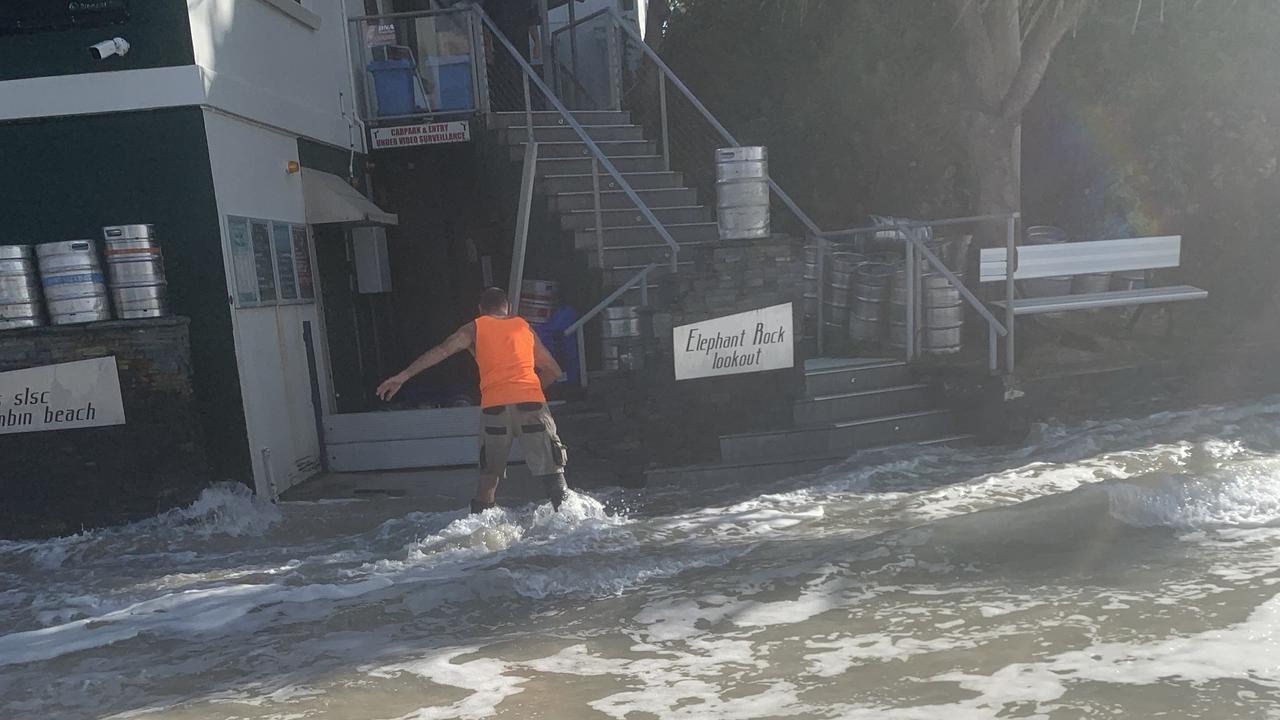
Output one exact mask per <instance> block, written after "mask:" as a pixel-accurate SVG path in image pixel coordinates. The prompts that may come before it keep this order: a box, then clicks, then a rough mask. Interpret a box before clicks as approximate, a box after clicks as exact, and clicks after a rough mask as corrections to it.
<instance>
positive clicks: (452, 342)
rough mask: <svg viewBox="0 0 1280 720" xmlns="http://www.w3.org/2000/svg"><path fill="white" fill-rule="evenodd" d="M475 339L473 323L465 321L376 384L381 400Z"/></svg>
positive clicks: (386, 398)
mask: <svg viewBox="0 0 1280 720" xmlns="http://www.w3.org/2000/svg"><path fill="white" fill-rule="evenodd" d="M475 341H476V326H475V323H467V324H466V325H464V326H462V327H461V328H459V329H458V331H457V332H455V333H454V334H452V335H450V336H449V337H447V338H445V341H444V342H442V343H440V344H439V345H437V346H435V347H433V348H431V349H430V350H428V351H426V352H424V353H422V355H420V356H418V359H417V360H414V361H413V362H411V363H409V367H407V368H405V369H404V370H401V371H400V372H398V373H396V374H395V375H392V376H391V377H389V378H387V379H386V380H384V381H383V383H382V384H381V385H379V386H378V397H379V398H382V400H384V401H386V400H390V399H391V398H393V397H395V396H396V393H398V392H400V388H401V387H402V386H403V385H404V384H405V383H406V382H408V381H409V379H410V378H412V377H414V376H415V375H417V374H418V373H421V372H423V371H425V370H427V369H429V368H432V367H435V366H436V365H439V364H440V363H442V362H444V361H445V360H447V359H449V358H450V357H453V356H454V355H457V354H458V353H460V352H462V351H463V350H467V349H470V348H471V346H472V345H474V344H475Z"/></svg>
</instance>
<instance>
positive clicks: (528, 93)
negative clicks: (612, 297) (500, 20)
mask: <svg viewBox="0 0 1280 720" xmlns="http://www.w3.org/2000/svg"><path fill="white" fill-rule="evenodd" d="M472 10H473V12H475V13H476V15H477V17H479V18H480V22H481V23H483V24H484V26H485V28H486V29H488V31H489V33H490V34H491V36H492V37H493V39H494V41H495V42H496V43H497V45H499V46H500V49H501V50H502V51H504V52H505V57H506V58H507V59H508V60H510V61H512V62H514V63H515V64H516V66H517V67H518V68H519V69H520V73H521V75H522V78H521V82H522V86H523V87H522V90H523V94H524V107H523V110H524V113H525V130H526V132H527V133H528V138H529V142H533V141H534V135H533V128H534V125H533V112H534V105H535V98H534V96H533V92H532V91H533V89H536V90H537V91H538V93H539V95H540V98H538V100H539V101H540V102H545V103H546V104H547V105H549V106H550V109H552V110H555V111H556V112H558V113H559V114H560V117H561V118H562V119H563V120H564V123H565V124H566V125H568V126H569V127H571V128H573V131H574V133H575V134H576V135H577V136H578V138H579V139H580V140H581V141H582V143H583V144H584V145H586V147H587V151H588V153H587V154H588V155H590V156H591V157H592V158H593V160H594V162H593V163H592V165H593V166H597V165H598V166H599V167H602V168H604V170H605V172H607V173H608V174H609V176H610V177H612V178H613V181H614V182H615V183H617V186H618V189H619V190H621V191H622V192H623V194H625V195H626V196H627V198H628V199H629V200H630V201H631V202H632V203H634V204H635V206H636V209H638V210H639V211H640V214H641V215H642V216H643V217H644V219H645V221H646V222H647V223H648V224H649V225H650V226H652V227H653V229H654V230H656V231H657V233H658V235H659V237H661V238H662V241H663V242H664V243H666V244H667V248H668V249H669V253H670V260H671V269H672V271H675V270H676V269H677V268H678V267H679V262H678V256H679V254H680V245H679V244H678V243H677V242H676V241H675V238H673V237H671V233H670V232H669V231H668V230H667V228H666V227H665V226H664V225H663V224H662V221H660V220H658V217H657V216H656V215H654V214H653V210H651V209H650V208H649V206H648V205H647V204H646V203H645V202H644V200H643V199H641V197H640V195H639V194H638V193H636V191H635V189H634V188H632V187H631V183H629V182H627V179H626V178H625V177H623V175H622V173H621V172H619V171H618V168H617V167H615V166H614V164H613V161H611V160H610V159H609V158H608V156H606V155H605V154H604V151H602V150H601V149H600V146H599V145H597V144H596V142H595V141H594V140H592V139H591V135H590V134H589V133H588V132H587V131H586V129H585V128H583V126H582V124H581V123H579V122H578V120H577V118H575V117H574V116H573V113H571V112H570V111H569V110H568V109H567V108H566V107H565V106H564V103H563V102H561V100H560V98H559V97H557V95H556V94H555V93H554V92H552V90H551V88H549V87H547V84H546V83H545V82H543V80H542V78H541V77H538V73H537V71H535V70H534V69H533V66H531V65H530V64H529V62H528V61H527V60H525V59H524V57H523V56H522V55H520V52H519V51H518V50H516V48H515V46H514V45H512V44H511V41H510V40H509V39H507V37H506V36H505V35H503V34H502V31H500V30H498V26H497V25H495V24H494V23H493V20H492V19H490V18H489V16H488V14H486V13H485V12H484V10H483V9H481V8H480V6H479V5H473V6H472ZM497 50H498V49H497V48H495V52H497ZM595 184H596V185H597V187H596V188H595V189H594V191H593V193H592V194H593V197H594V204H595V208H594V209H595V211H596V215H597V217H599V215H600V209H601V208H600V191H599V187H598V183H595ZM596 234H597V242H598V243H602V242H603V238H602V233H601V232H600V229H599V228H598V227H597V233H596ZM598 251H599V252H601V253H603V246H602V245H601V247H600V248H599V250H598Z"/></svg>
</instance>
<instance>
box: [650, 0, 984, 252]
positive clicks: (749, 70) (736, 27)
mask: <svg viewBox="0 0 1280 720" xmlns="http://www.w3.org/2000/svg"><path fill="white" fill-rule="evenodd" d="M674 10H675V12H674V14H673V16H672V19H671V23H670V27H669V31H668V34H667V36H666V38H665V40H664V52H663V54H664V55H665V56H666V57H667V60H668V62H669V63H670V64H671V65H672V67H673V69H674V70H675V71H676V73H677V74H679V75H680V76H681V77H683V78H684V79H685V80H686V81H687V82H688V83H689V85H690V87H691V88H692V89H693V90H694V92H695V93H697V94H698V95H699V97H700V98H701V99H702V100H703V101H704V102H705V103H706V104H707V105H708V107H710V108H711V110H712V112H713V113H715V114H716V115H717V116H718V117H720V119H721V120H722V121H723V122H725V123H726V124H727V125H728V126H729V127H730V128H732V129H733V131H734V132H735V133H736V134H738V135H739V140H741V141H742V142H749V143H761V144H765V145H768V146H769V148H770V163H771V169H772V171H773V173H774V176H775V177H776V178H778V180H779V182H780V183H782V185H783V186H784V187H785V188H787V189H788V191H789V192H791V193H792V194H793V195H794V196H795V197H796V199H797V201H798V202H800V203H801V205H802V206H804V207H805V208H806V209H807V210H808V211H809V212H810V214H812V215H814V217H815V218H817V219H818V221H819V222H820V223H821V224H823V225H825V226H829V227H834V226H839V225H842V224H848V223H855V222H861V221H863V220H865V216H866V215H867V214H868V213H899V214H907V213H909V214H916V215H939V214H946V213H949V212H955V211H960V210H961V209H963V208H965V207H966V205H967V201H966V193H965V191H964V189H963V184H964V181H963V173H962V168H963V162H962V158H963V157H964V153H963V148H962V145H961V143H960V142H959V136H958V132H959V127H958V125H957V123H956V120H957V119H958V115H957V114H956V113H955V111H954V108H955V106H956V104H957V103H958V102H959V100H960V96H961V95H962V93H960V92H959V87H960V81H959V75H958V74H957V72H956V70H955V63H954V62H952V61H951V60H949V59H948V58H947V56H948V55H950V54H951V50H950V49H949V48H947V47H946V45H947V43H948V42H949V41H950V40H949V38H950V34H949V33H948V22H949V21H948V20H947V18H946V17H945V16H944V15H943V14H942V13H940V12H938V11H937V7H936V6H935V5H933V4H932V3H925V2H910V3H892V4H891V3H878V2H825V3H811V4H809V6H807V8H806V12H803V13H801V12H799V11H798V9H797V6H795V5H793V4H789V3H775V2H756V1H753V2H743V1H742V0H684V2H681V3H679V4H678V5H677V6H676V7H675V8H674Z"/></svg>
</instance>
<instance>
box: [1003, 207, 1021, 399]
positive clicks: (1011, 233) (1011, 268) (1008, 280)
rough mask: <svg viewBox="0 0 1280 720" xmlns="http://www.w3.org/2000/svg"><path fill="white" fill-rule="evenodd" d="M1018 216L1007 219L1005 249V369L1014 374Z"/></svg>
mask: <svg viewBox="0 0 1280 720" xmlns="http://www.w3.org/2000/svg"><path fill="white" fill-rule="evenodd" d="M1016 223H1017V216H1016V215H1010V216H1009V218H1008V219H1007V220H1006V221H1005V237H1004V242H1005V249H1004V263H1005V264H1004V274H1005V278H1004V327H1005V329H1006V330H1007V331H1008V333H1009V335H1008V337H1006V338H1005V341H1004V352H1005V359H1004V371H1005V372H1007V373H1009V374H1013V350H1014V347H1013V324H1014V314H1013V276H1014V273H1016V272H1017V271H1018V252H1017V250H1016V249H1015V248H1014V243H1015V241H1016V237H1015V235H1016V230H1015V225H1016Z"/></svg>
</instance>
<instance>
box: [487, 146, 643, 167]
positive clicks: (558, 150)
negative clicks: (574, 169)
mask: <svg viewBox="0 0 1280 720" xmlns="http://www.w3.org/2000/svg"><path fill="white" fill-rule="evenodd" d="M596 146H597V147H599V148H600V152H602V153H604V154H605V157H608V158H614V157H635V156H636V155H653V154H655V153H657V152H658V144H657V143H654V142H649V141H646V140H601V141H600V142H597V143H596ZM507 150H508V152H509V153H510V154H511V159H512V160H514V161H516V162H519V161H522V160H524V143H523V142H522V143H519V144H518V145H511V146H509V147H508V148H507ZM590 156H591V151H590V150H589V149H588V148H587V144H586V143H582V142H544V143H538V159H539V160H542V159H544V158H578V157H581V158H585V157H590ZM588 172H590V170H589V169H588Z"/></svg>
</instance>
